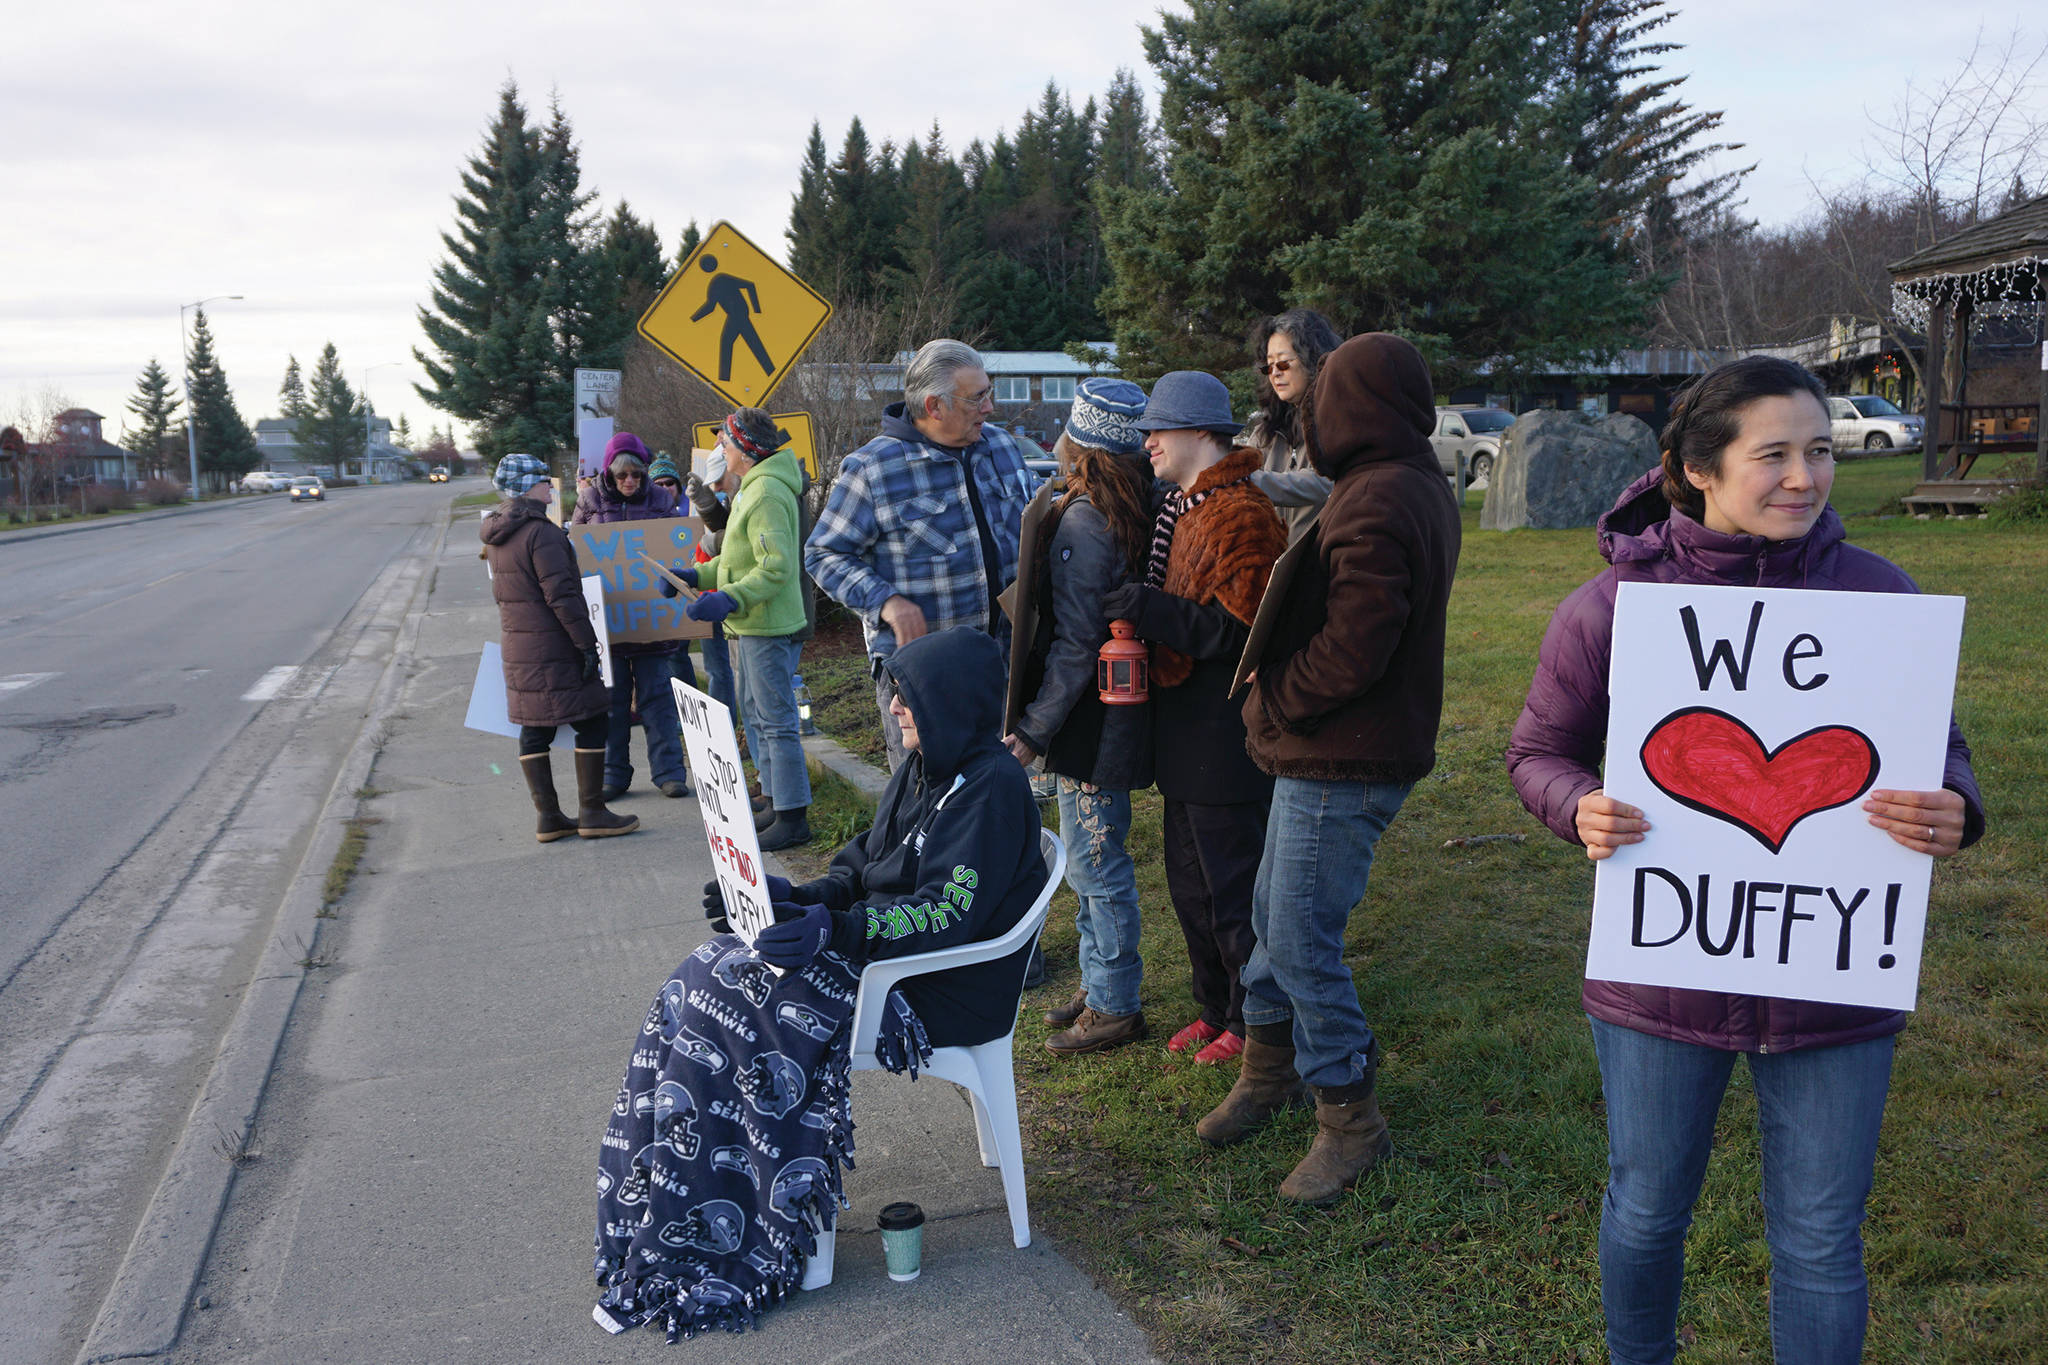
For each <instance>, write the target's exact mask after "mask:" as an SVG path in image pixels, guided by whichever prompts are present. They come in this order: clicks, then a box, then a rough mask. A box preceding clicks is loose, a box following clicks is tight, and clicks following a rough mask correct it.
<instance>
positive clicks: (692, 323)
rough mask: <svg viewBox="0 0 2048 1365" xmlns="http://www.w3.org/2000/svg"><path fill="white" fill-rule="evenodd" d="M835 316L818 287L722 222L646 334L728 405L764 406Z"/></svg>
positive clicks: (656, 309)
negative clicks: (784, 267) (786, 268)
mask: <svg viewBox="0 0 2048 1365" xmlns="http://www.w3.org/2000/svg"><path fill="white" fill-rule="evenodd" d="M831 316H832V305H831V304H830V303H827V302H826V301H825V299H824V298H823V297H822V296H821V295H819V294H818V292H817V291H816V290H814V289H812V288H811V287H810V286H809V285H807V284H805V283H804V282H803V281H802V280H800V279H798V278H797V277H796V276H794V275H792V274H790V273H789V272H788V271H787V270H785V269H783V267H782V266H781V264H780V263H779V262H777V261H776V260H775V259H774V258H773V257H771V256H769V255H768V254H767V253H766V252H764V251H762V250H761V248H759V247H757V246H755V245H754V244H753V243H752V242H750V241H748V240H747V239H746V238H745V237H744V236H742V235H741V234H740V233H739V231H738V230H736V229H735V228H734V227H733V226H732V224H730V223H718V224H715V225H714V226H713V227H712V229H711V231H709V232H707V233H706V234H705V235H704V240H703V241H702V242H701V243H700V244H699V245H698V247H697V249H696V250H695V251H693V252H692V253H690V258H689V259H688V260H686V261H684V262H683V264H682V265H681V267H679V268H678V269H677V271H676V273H675V275H674V276H673V277H671V278H670V280H669V282H668V284H667V285H666V286H664V287H663V289H662V291H661V293H660V294H659V295H657V296H656V298H655V300H654V303H653V305H652V306H651V307H650V308H648V310H647V313H646V315H645V316H643V317H642V318H641V319H640V335H641V336H643V337H646V338H647V340H648V341H650V342H652V343H653V344H654V346H655V347H656V348H657V349H659V350H660V351H661V352H662V353H663V354H665V355H667V356H668V358H669V359H671V360H673V361H675V362H676V363H677V364H679V365H681V366H682V367H683V368H684V369H686V370H688V371H689V372H690V373H691V374H694V375H696V376H697V377H698V378H699V379H701V380H703V381H704V382H705V383H706V384H709V385H710V386H711V387H712V388H713V389H715V390H716V391H717V392H718V393H719V394H720V395H721V396H722V397H724V398H725V399H726V400H727V401H729V402H731V403H733V404H734V405H736V406H740V407H762V406H764V405H765V403H766V400H767V398H768V395H769V394H771V393H773V392H774V391H775V387H776V385H778V384H780V383H781V382H782V381H783V380H784V379H786V378H787V377H788V376H789V373H790V371H791V370H793V369H794V368H795V367H796V364H797V361H798V360H799V359H800V358H801V357H802V355H803V353H804V351H805V349H806V348H808V347H809V346H810V344H811V341H812V340H813V339H814V338H815V337H816V336H817V335H818V331H819V329H820V328H822V327H823V326H824V325H825V323H826V320H827V319H829V318H830V317H831ZM742 351H744V352H745V354H744V355H741V352H742ZM749 362H751V363H749Z"/></svg>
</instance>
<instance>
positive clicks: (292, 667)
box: [242, 664, 299, 701]
mask: <svg viewBox="0 0 2048 1365" xmlns="http://www.w3.org/2000/svg"><path fill="white" fill-rule="evenodd" d="M298 671H299V666H298V665H297V664H279V665H278V666H277V667H276V668H273V669H271V670H270V671H269V672H268V673H265V674H264V675H263V676H262V677H260V678H258V679H257V680H256V685H255V686H254V687H252V688H250V689H249V690H248V691H247V692H244V693H243V694H242V700H243V701H269V700H270V699H271V698H272V697H274V696H276V695H277V694H278V693H280V692H282V691H284V688H285V684H286V683H288V682H290V681H291V680H292V679H293V677H295V676H296V675H297V674H298Z"/></svg>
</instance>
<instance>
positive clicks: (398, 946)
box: [171, 535, 1152, 1363]
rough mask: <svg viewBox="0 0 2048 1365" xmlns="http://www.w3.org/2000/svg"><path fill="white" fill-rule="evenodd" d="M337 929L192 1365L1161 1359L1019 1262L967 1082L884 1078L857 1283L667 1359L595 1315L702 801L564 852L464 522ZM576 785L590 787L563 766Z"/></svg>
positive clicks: (265, 1129) (233, 1220) (866, 1120)
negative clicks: (503, 692)
mask: <svg viewBox="0 0 2048 1365" xmlns="http://www.w3.org/2000/svg"><path fill="white" fill-rule="evenodd" d="M426 610H427V615H426V618H425V619H424V620H423V622H422V624H421V630H420V634H419V643H418V657H417V661H416V664H415V666H414V672H413V676H412V677H411V678H410V679H409V680H408V681H407V683H406V685H405V692H404V700H403V701H402V703H401V706H400V710H399V712H398V715H397V717H396V719H395V720H394V721H393V723H392V726H391V734H390V737H389V740H388V743H387V744H386V745H385V747H384V750H383V753H382V756H381V758H380V759H379V761H378V763H377V766H376V769H375V774H374V776H373V778H372V782H373V785H374V786H375V787H376V788H378V789H380V791H381V793H382V794H380V795H378V796H376V797H375V798H374V799H372V800H371V801H370V802H369V803H368V810H369V812H370V813H371V814H372V815H374V816H376V817H378V818H379V819H381V821H382V823H380V824H377V825H376V826H374V827H373V828H372V830H371V836H370V842H369V847H368V851H367V854H366V855H365V858H364V861H363V866H362V869H361V871H360V872H359V874H358V876H357V879H356V882H355V885H354V887H353V889H352V890H351V891H350V892H349V894H348V896H347V898H346V899H345V900H344V901H343V902H342V904H341V907H340V918H339V919H338V920H334V921H329V922H328V923H327V924H326V926H325V928H324V930H323V932H322V934H321V938H320V943H319V947H318V950H317V951H318V954H319V955H320V956H322V957H325V958H327V959H329V960H330V961H331V964H332V965H330V966H328V967H326V968H324V969H322V970H320V971H317V972H315V973H314V974H313V975H312V976H311V977H310V978H309V979H308V981H307V983H306V985H305V988H304V990H303V992H302V994H301V996H300V1001H299V1007H298V1012H297V1014H296V1016H295V1017H294V1019H293V1022H292V1026H291V1029H290V1032H289V1033H288V1035H287V1037H286V1039H285V1043H284V1046H283V1047H282V1049H281V1050H280V1053H279V1060H278V1064H277V1068H276V1071H275V1072H274V1074H273V1077H272V1080H271V1085H270V1088H269V1091H268V1093H267V1095H266V1098H265V1100H264V1104H263V1110H262V1114H261V1118H260V1120H259V1124H258V1129H257V1134H258V1135H257V1140H256V1143H255V1144H254V1145H255V1146H256V1148H257V1149H258V1156H257V1158H256V1159H255V1160H254V1161H253V1162H251V1163H250V1164H248V1165H247V1166H245V1167H244V1168H243V1169H242V1170H241V1171H240V1172H239V1173H238V1174H237V1176H236V1183H235V1188H234V1191H233V1193H232V1195H231V1197H230V1199H229V1203H228V1208H227V1212H226V1214H225V1216H224V1217H223V1219H222V1221H221V1225H220V1228H219V1230H218V1233H217V1234H216V1237H215V1240H214V1244H213V1248H212V1253H211V1256H210V1259H209V1261H208V1265H207V1268H206V1270H205V1272H204V1274H203V1275H202V1277H201V1280H200V1284H199V1288H198V1290H197V1293H196V1295H195V1298H194V1301H193V1304H192V1306H191V1309H190V1311H188V1313H187V1315H186V1319H185V1327H184V1332H183V1334H182V1336H181V1338H180V1341H179V1343H178V1346H177V1347H176V1349H175V1350H174V1351H173V1352H172V1355H171V1358H173V1359H175V1360H179V1361H190V1362H212V1361H229V1360H233V1361H243V1360H264V1361H279V1362H285V1361H289V1362H295V1363H296V1362H315V1361H351V1362H355V1361H365V1362H367V1361H375V1362H406V1361H422V1362H425V1361H433V1362H464V1361H479V1362H481V1361H491V1362H497V1361H504V1360H546V1361H559V1362H579V1361H593V1362H596V1361H604V1362H614V1361H619V1360H631V1359H662V1360H669V1359H684V1358H687V1359H691V1360H702V1361H735V1362H737V1361H759V1360H792V1361H795V1360H803V1361H833V1360H862V1361H874V1360H879V1359H883V1358H884V1356H883V1353H884V1352H886V1354H887V1357H888V1358H890V1359H892V1360H893V1361H896V1362H954V1361H989V1362H1048V1361H1063V1362H1066V1361H1071V1362H1125V1361H1149V1360H1151V1359H1152V1356H1151V1354H1150V1352H1149V1349H1148V1347H1147V1345H1146V1342H1145V1339H1144V1336H1143V1334H1142V1333H1140V1332H1139V1331H1138V1329H1137V1328H1136V1327H1135V1326H1134V1325H1133V1324H1132V1323H1131V1322H1130V1321H1129V1319H1127V1318H1125V1317H1124V1316H1123V1315H1122V1314H1120V1313H1119V1312H1118V1311H1117V1310H1116V1308H1115V1307H1114V1306H1113V1305H1112V1304H1111V1303H1110V1302H1109V1300H1108V1299H1107V1298H1106V1297H1105V1296H1104V1295H1103V1294H1102V1293H1101V1291H1100V1290H1098V1289H1097V1288H1096V1287H1095V1286H1094V1285H1093V1284H1092V1282H1090V1280H1089V1279H1088V1278H1087V1277H1086V1276H1085V1275H1083V1274H1082V1273H1081V1272H1080V1271H1079V1270H1077V1269H1075V1268H1074V1267H1073V1266H1071V1265H1069V1264H1068V1263H1067V1262H1066V1261H1065V1260H1063V1259H1062V1258H1061V1257H1060V1255H1059V1254H1058V1251H1057V1249H1056V1248H1054V1247H1053V1246H1052V1245H1051V1244H1050V1243H1049V1242H1048V1241H1047V1240H1046V1238H1045V1237H1044V1235H1043V1234H1042V1233H1039V1234H1036V1239H1035V1240H1034V1242H1033V1245H1032V1246H1031V1247H1030V1248H1028V1249H1026V1250H1023V1251H1019V1250H1017V1249H1015V1248H1014V1247H1012V1246H1011V1245H1010V1235H1009V1224H1008V1219H1007V1216H1006V1215H1005V1213H1004V1204H1003V1196H1002V1187H1001V1182H1000V1180H999V1178H998V1177H997V1175H996V1173H995V1172H994V1171H989V1170H984V1169H983V1168H982V1166H981V1164H980V1160H979V1157H978V1156H977V1153H976V1147H975V1140H974V1128H973V1119H972V1117H971V1113H970V1110H969V1107H968V1101H967V1098H966V1096H965V1094H964V1093H963V1092H961V1091H959V1090H957V1089H955V1088H954V1087H953V1086H951V1085H948V1084H946V1083H945V1082H943V1081H935V1080H929V1079H927V1080H921V1081H918V1082H916V1083H915V1084H912V1083H909V1082H906V1081H904V1080H902V1079H900V1078H897V1077H893V1076H888V1075H886V1074H880V1073H872V1072H866V1073H861V1074H860V1075H859V1076H857V1077H856V1085H855V1093H854V1118H855V1121H856V1123H857V1125H858V1131H857V1133H856V1135H855V1141H856V1146H857V1156H856V1159H857V1161H858V1164H859V1169H857V1170H855V1171H853V1172H851V1173H849V1175H848V1177H847V1192H848V1194H849V1196H850V1197H851V1198H852V1200H853V1208H852V1210H851V1211H850V1212H848V1213H846V1214H845V1215H843V1217H842V1220H841V1232H840V1238H839V1249H838V1268H837V1279H836V1281H835V1283H834V1284H833V1285H831V1286H830V1287H829V1288H826V1289H824V1290H820V1291H816V1292H813V1293H809V1294H800V1295H798V1296H796V1298H795V1299H794V1300H793V1301H792V1302H791V1303H789V1304H787V1305H785V1306H784V1307H781V1308H778V1309H774V1310H772V1311H770V1312H769V1313H768V1314H766V1315H765V1316H764V1317H763V1318H762V1320H761V1323H762V1327H761V1330H760V1331H759V1332H758V1333H749V1334H746V1335H744V1336H731V1335H726V1334H723V1333H720V1334H716V1335H712V1336H706V1337H699V1338H697V1339H696V1340H695V1341H692V1342H688V1343H683V1344H680V1345H679V1346H677V1347H676V1348H675V1353H674V1354H669V1353H668V1350H669V1348H668V1347H667V1346H666V1345H665V1343H664V1341H663V1339H662V1337H661V1335H660V1334H659V1333H658V1332H637V1333H633V1334H630V1335H627V1336H625V1337H617V1338H614V1337H610V1336H607V1335H605V1334H604V1332H603V1331H601V1330H600V1329H599V1328H598V1327H597V1326H596V1325H595V1324H594V1323H593V1322H592V1321H591V1318H590V1309H591V1305H592V1303H593V1302H594V1299H595V1288H594V1284H593V1282H592V1279H591V1275H590V1257H591V1231H592V1225H593V1221H594V1218H595V1209H596V1200H595V1193H594V1188H593V1181H594V1178H595V1174H596V1155H597V1141H598V1137H599V1135H600V1133H601V1132H602V1131H603V1128H604V1123H605V1119H606V1116H607V1114H608V1113H609V1110H610V1106H611V1102H612V1098H613V1095H614V1094H615V1092H616V1090H617V1088H618V1084H619V1076H620V1073H621V1071H622V1069H623V1067H624V1065H625V1061H626V1055H627V1051H628V1045H629V1042H630V1040H631V1038H632V1037H633V1035H634V1033H635V1032H636V1031H637V1029H638V1027H639V1023H640V1020H641V1018H642V1016H643V1014H644V1012H645V1010H646V1007H647V1001H648V999H649V997H650V996H651V995H652V993H653V992H654V990H655V988H656V987H657V986H659V985H660V984H661V982H662V981H663V980H664V979H665V978H666V976H667V974H668V972H669V969H670V968H671V967H673V966H674V965H675V963H676V962H678V961H679V960H681V958H682V957H683V956H684V955H685V954H687V953H688V952H689V950H690V949H691V948H692V947H694V946H695V945H696V944H697V943H698V942H700V941H702V939H703V938H704V937H705V935H706V933H707V929H706V926H705V923H704V920H703V918H702V914H701V911H700V909H699V907H698V903H697V902H698V890H697V888H698V887H699V886H700V885H701V884H702V883H703V881H704V880H705V879H706V878H707V877H708V876H709V875H710V865H709V857H708V854H707V853H706V851H705V848H704V843H703V836H702V832H701V831H702V826H701V824H700V820H699V816H698V812H697V807H696V803H695V801H694V800H680V801H671V800H667V799H664V798H662V797H660V796H658V795H655V794H653V793H652V792H651V791H650V790H649V788H648V787H647V786H646V773H645V767H644V754H640V753H638V752H637V751H638V749H639V745H638V742H637V740H636V743H635V749H636V763H637V764H639V765H640V768H641V770H640V771H639V772H638V773H637V774H636V780H637V782H638V785H637V786H636V788H635V790H634V791H633V792H632V793H631V794H629V795H628V796H627V797H625V798H624V799H623V800H622V801H621V803H620V806H619V808H620V809H622V810H626V811H630V812H632V813H634V814H637V815H639V816H640V818H641V821H642V830H641V832H639V833H636V834H633V835H630V836H627V837H625V838H622V839H609V840H592V841H585V840H577V839H569V840H564V841H561V842H558V843H554V844H548V845H541V844H537V843H536V842H535V841H534V839H533V834H532V821H533V816H532V808H531V806H530V805H529V803H528V801H527V797H526V792H525V788H524V786H523V784H522V783H521V781H520V778H519V775H518V771H517V759H516V756H515V753H514V748H513V744H512V742H511V741H510V740H506V739H500V738H495V737H492V736H487V735H482V734H478V733H475V732H473V731H468V730H464V729H462V728H461V725H462V715H463V710H464V708H465V706H466V704H467V701H468V696H469V689H470V683H471V680H472V678H473V677H474V675H475V669H476V658H477V653H478V649H479V647H480V645H481V644H482V642H483V641H484V640H485V639H488V638H494V637H495V634H496V620H495V616H496V613H495V609H494V608H493V607H492V606H491V604H490V600H489V596H488V591H487V587H486V584H485V581H484V575H483V571H482V568H481V566H480V565H479V564H478V562H477V560H476V551H475V548H474V545H473V544H472V543H471V542H470V541H469V540H468V539H467V538H466V537H463V536H460V535H451V536H450V537H449V540H448V544H447V547H446V550H445V552H444V554H443V556H442V559H441V563H440V565H439V573H438V578H437V580H436V584H435V588H434V591H433V593H432V595H431V598H430V600H429V601H428V604H427V609H426ZM556 768H557V773H556V777H557V783H558V785H559V786H560V787H561V788H562V789H563V790H564V792H565V794H566V793H567V792H568V791H569V790H570V789H572V788H573V779H572V778H571V777H570V775H569V774H568V773H567V772H566V768H567V764H566V763H558V764H557V765H556ZM897 1199H912V1200H915V1201H917V1202H918V1203H919V1204H921V1205H922V1206H923V1207H924V1209H925V1211H926V1214H927V1217H928V1218H929V1219H930V1220H931V1221H930V1223H929V1225H928V1226H927V1229H926V1234H925V1257H924V1275H923V1278H922V1279H920V1280H918V1281H917V1282H915V1283H913V1284H909V1285H898V1284H895V1283H893V1282H891V1281H890V1280H889V1279H888V1277H887V1276H886V1275H885V1274H884V1273H883V1269H882V1257H881V1247H880V1239H879V1237H878V1235H877V1234H876V1233H875V1232H874V1218H875V1214H876V1211H877V1210H878V1209H879V1208H880V1207H881V1206H882V1205H883V1204H885V1203H889V1202H891V1201H894V1200H897Z"/></svg>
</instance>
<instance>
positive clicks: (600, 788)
mask: <svg viewBox="0 0 2048 1365" xmlns="http://www.w3.org/2000/svg"><path fill="white" fill-rule="evenodd" d="M576 807H577V809H576V833H577V834H578V835H579V836H581V837H582V838H585V839H609V838H611V837H612V836H613V835H614V834H631V833H632V832H633V831H634V830H636V829H638V828H640V817H639V816H637V815H614V814H612V813H611V812H610V811H608V810H606V809H605V805H604V750H602V749H578V750H577V751H576Z"/></svg>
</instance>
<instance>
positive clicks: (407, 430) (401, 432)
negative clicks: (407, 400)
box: [391, 412, 412, 450]
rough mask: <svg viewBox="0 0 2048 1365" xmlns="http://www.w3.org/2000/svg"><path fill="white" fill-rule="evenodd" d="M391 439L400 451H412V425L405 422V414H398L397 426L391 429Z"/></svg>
mask: <svg viewBox="0 0 2048 1365" xmlns="http://www.w3.org/2000/svg"><path fill="white" fill-rule="evenodd" d="M391 439H392V441H393V442H395V443H396V444H397V445H398V446H399V447H400V448H401V449H404V450H411V449H412V423H410V422H408V421H406V420H405V414H404V413H402V412H401V413H399V414H398V425H396V426H394V427H393V428H392V429H391Z"/></svg>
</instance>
